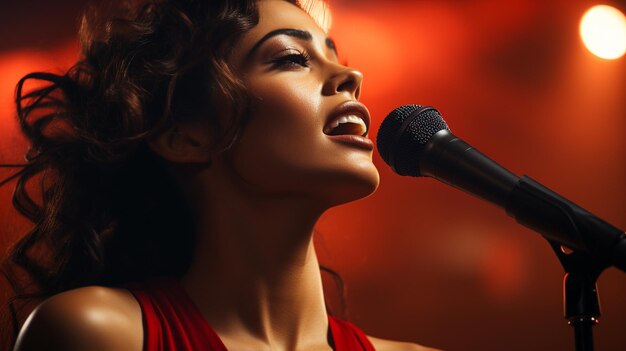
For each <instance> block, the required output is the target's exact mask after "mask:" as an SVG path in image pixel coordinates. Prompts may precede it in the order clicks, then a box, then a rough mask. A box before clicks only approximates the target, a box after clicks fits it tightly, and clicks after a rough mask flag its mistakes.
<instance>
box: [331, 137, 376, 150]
mask: <svg viewBox="0 0 626 351" xmlns="http://www.w3.org/2000/svg"><path fill="white" fill-rule="evenodd" d="M327 136H328V137H329V138H330V139H332V140H335V141H337V142H339V143H342V144H347V145H350V146H356V147H359V148H361V149H364V150H369V151H371V150H374V143H373V142H372V141H371V140H370V139H368V138H366V137H362V136H360V135H347V134H346V135H327Z"/></svg>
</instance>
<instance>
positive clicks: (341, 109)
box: [324, 100, 370, 135]
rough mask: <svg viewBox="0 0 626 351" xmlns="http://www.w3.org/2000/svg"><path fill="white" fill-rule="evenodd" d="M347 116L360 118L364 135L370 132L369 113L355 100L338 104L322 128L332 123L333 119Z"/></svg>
mask: <svg viewBox="0 0 626 351" xmlns="http://www.w3.org/2000/svg"><path fill="white" fill-rule="evenodd" d="M347 115H355V116H358V117H361V118H362V119H363V121H364V122H365V126H366V131H365V134H364V135H367V133H368V132H369V130H370V112H369V111H368V110H367V107H365V105H363V104H362V103H360V102H358V101H356V100H349V101H345V102H343V103H341V104H339V106H337V107H336V108H335V109H334V110H333V111H332V112H331V113H330V115H329V116H328V118H327V119H326V123H325V124H324V127H326V125H328V123H330V122H332V121H333V120H334V119H336V118H339V117H341V116H347Z"/></svg>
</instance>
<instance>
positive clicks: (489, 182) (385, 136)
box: [376, 105, 626, 272]
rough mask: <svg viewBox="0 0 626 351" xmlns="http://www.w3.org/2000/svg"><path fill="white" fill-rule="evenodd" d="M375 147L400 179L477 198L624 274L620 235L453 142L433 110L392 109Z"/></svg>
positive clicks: (625, 250)
mask: <svg viewBox="0 0 626 351" xmlns="http://www.w3.org/2000/svg"><path fill="white" fill-rule="evenodd" d="M376 143H377V146H378V151H379V153H380V155H381V156H382V158H383V160H384V161H385V162H386V163H387V164H388V165H389V166H390V167H391V168H392V169H393V170H394V171H395V172H396V173H398V174H399V175H403V176H413V177H422V176H426V177H432V178H435V179H437V180H439V181H442V182H444V183H446V184H449V185H451V186H453V187H455V188H458V189H460V190H463V191H465V192H468V193H470V194H472V195H475V196H478V197H480V198H482V199H484V200H487V201H489V202H491V203H493V204H495V205H496V206H498V207H501V208H503V209H505V211H506V213H507V214H508V215H509V216H511V217H513V218H515V220H516V221H517V222H518V223H520V224H522V225H524V226H526V227H528V228H530V229H532V230H534V231H536V232H538V233H540V234H541V235H543V236H544V237H545V238H546V239H548V240H549V241H551V242H556V243H559V244H561V245H564V246H566V247H568V248H570V249H573V250H575V251H576V250H577V251H583V252H586V253H588V254H590V255H592V256H593V257H595V258H597V259H598V260H600V261H602V262H605V263H606V264H607V265H614V266H615V267H617V268H619V269H621V270H622V271H625V272H626V234H625V233H624V231H622V230H620V229H618V228H616V227H614V226H612V225H611V224H609V223H607V222H605V221H603V220H602V219H600V218H598V217H596V216H595V215H593V214H592V213H590V212H588V211H586V210H584V209H583V208H581V207H579V206H578V205H576V204H574V203H573V202H571V201H569V200H567V199H566V198H564V197H562V196H560V195H559V194H557V193H555V192H553V191H552V190H550V189H548V188H546V187H544V186H543V185H541V184H539V183H538V182H536V181H534V180H532V179H531V178H530V177H527V176H521V177H518V176H516V175H515V174H513V173H512V172H510V171H509V170H507V169H506V168H504V167H502V166H500V165H499V164H498V163H496V162H495V161H493V160H491V159H490V158H489V157H487V156H485V155H484V154H482V153H481V152H480V151H478V150H477V149H475V148H473V147H472V146H471V145H469V144H467V143H466V142H464V141H463V140H461V139H459V138H457V137H456V136H455V135H454V134H452V132H450V129H449V128H448V125H447V124H446V122H445V121H444V120H443V118H442V117H441V114H440V113H439V111H437V110H436V109H435V108H434V107H432V106H421V105H405V106H401V107H398V108H396V109H395V110H393V111H392V112H391V113H390V114H389V115H388V116H387V117H386V118H385V120H384V121H383V123H382V124H381V126H380V129H379V130H378V135H377V137H376Z"/></svg>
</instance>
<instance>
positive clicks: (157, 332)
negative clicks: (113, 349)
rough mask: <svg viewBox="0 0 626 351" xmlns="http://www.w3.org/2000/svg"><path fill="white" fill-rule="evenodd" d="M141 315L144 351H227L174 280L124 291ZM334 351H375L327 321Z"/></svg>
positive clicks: (343, 325) (359, 334)
mask: <svg viewBox="0 0 626 351" xmlns="http://www.w3.org/2000/svg"><path fill="white" fill-rule="evenodd" d="M126 288H127V289H128V290H129V291H130V292H131V293H132V294H133V295H134V296H135V298H136V299H137V301H139V305H140V306H141V311H142V315H143V329H144V342H143V350H144V351H166V350H167V351H191V350H202V351H228V350H227V349H226V346H224V343H222V340H220V338H219V336H218V335H217V333H216V332H215V331H214V330H213V328H211V326H210V325H209V323H208V322H207V321H206V320H205V319H204V317H203V316H202V314H201V313H200V311H199V310H198V308H197V307H196V305H195V304H194V302H193V301H192V300H191V298H190V297H189V295H187V293H186V292H185V290H183V288H182V286H181V285H180V283H179V281H178V280H177V279H175V278H161V279H157V280H154V281H151V282H147V283H141V284H132V285H129V286H127V287H126ZM328 322H329V326H330V333H331V335H332V340H333V342H334V344H335V348H334V349H335V351H374V347H373V346H372V344H371V343H370V341H369V340H368V339H367V336H366V335H365V333H363V331H361V330H360V329H358V328H357V327H355V326H354V325H352V324H351V323H349V322H346V321H342V320H340V319H337V318H334V317H332V316H329V317H328Z"/></svg>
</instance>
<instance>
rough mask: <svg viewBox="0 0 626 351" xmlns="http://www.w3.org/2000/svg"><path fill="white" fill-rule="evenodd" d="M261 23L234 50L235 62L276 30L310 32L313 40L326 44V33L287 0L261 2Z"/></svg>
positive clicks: (245, 35) (265, 0) (243, 37)
mask: <svg viewBox="0 0 626 351" xmlns="http://www.w3.org/2000/svg"><path fill="white" fill-rule="evenodd" d="M258 7H259V23H258V24H257V25H256V26H255V27H254V28H252V29H251V30H250V31H248V32H247V33H245V34H244V35H243V36H242V38H241V39H240V40H239V42H238V44H237V45H236V47H235V48H234V58H235V61H238V60H236V58H237V57H242V56H243V55H244V54H245V53H246V52H248V50H250V49H251V48H252V47H253V46H254V45H255V44H256V42H257V41H258V40H260V39H261V38H263V36H265V34H267V33H269V32H271V31H273V30H275V29H284V28H289V29H300V30H305V31H308V32H310V33H311V34H312V35H313V40H314V41H315V42H317V43H324V40H325V39H326V33H324V31H323V30H322V29H321V28H320V27H319V26H318V25H317V23H316V22H315V21H314V20H313V18H311V16H309V14H307V13H306V12H305V11H304V10H302V9H301V8H300V7H298V6H297V5H294V4H292V3H290V2H288V1H285V0H261V1H259V2H258Z"/></svg>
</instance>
